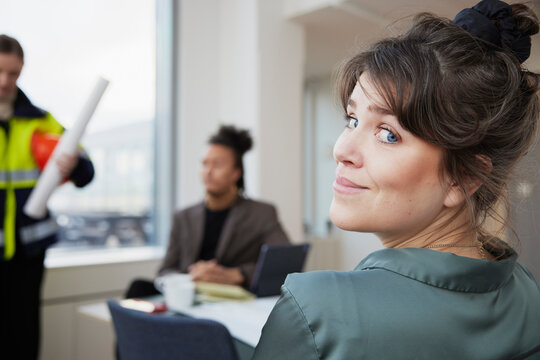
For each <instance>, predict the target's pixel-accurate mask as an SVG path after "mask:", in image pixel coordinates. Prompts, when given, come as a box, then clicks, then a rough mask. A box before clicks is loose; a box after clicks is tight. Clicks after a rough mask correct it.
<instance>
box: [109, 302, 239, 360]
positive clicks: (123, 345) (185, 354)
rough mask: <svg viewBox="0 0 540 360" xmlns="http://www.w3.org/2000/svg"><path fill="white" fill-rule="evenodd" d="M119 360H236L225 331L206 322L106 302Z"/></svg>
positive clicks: (218, 324)
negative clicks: (146, 311) (151, 312)
mask: <svg viewBox="0 0 540 360" xmlns="http://www.w3.org/2000/svg"><path fill="white" fill-rule="evenodd" d="M107 305H108V306H109V310H110V312H111V316H112V319H113V323H114V328H115V331H116V340H117V343H118V356H119V359H120V360H170V359H189V360H207V359H223V360H237V359H238V356H237V354H236V349H235V347H234V345H233V342H232V337H231V334H230V333H229V331H228V330H227V328H225V326H223V325H222V324H220V323H218V322H216V321H213V320H206V319H194V318H189V317H185V316H173V315H168V314H148V313H145V312H142V311H137V310H132V309H126V308H124V307H122V306H121V305H120V304H118V302H116V301H114V300H109V301H107Z"/></svg>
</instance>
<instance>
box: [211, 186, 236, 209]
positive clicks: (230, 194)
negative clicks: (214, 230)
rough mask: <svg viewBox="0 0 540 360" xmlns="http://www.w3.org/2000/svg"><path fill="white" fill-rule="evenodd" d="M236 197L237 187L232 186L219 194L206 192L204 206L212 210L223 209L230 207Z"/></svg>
mask: <svg viewBox="0 0 540 360" xmlns="http://www.w3.org/2000/svg"><path fill="white" fill-rule="evenodd" d="M237 197H238V189H237V188H236V186H233V187H232V188H231V189H229V190H228V191H227V192H225V193H223V194H219V195H215V194H210V193H206V198H205V204H206V207H207V208H208V209H210V210H213V211H219V210H225V209H227V208H229V207H231V206H232V205H233V204H234V203H235V202H236V199H237Z"/></svg>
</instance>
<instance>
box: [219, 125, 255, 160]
mask: <svg viewBox="0 0 540 360" xmlns="http://www.w3.org/2000/svg"><path fill="white" fill-rule="evenodd" d="M210 143H211V144H220V145H225V146H228V147H231V148H233V149H234V150H235V151H236V152H238V153H239V154H240V156H242V155H244V154H245V153H246V152H247V151H248V150H250V149H251V147H252V146H253V139H252V138H251V135H250V134H249V131H248V130H244V129H237V128H236V127H234V126H232V125H221V126H220V128H219V130H218V132H217V134H215V135H213V136H212V137H211V138H210Z"/></svg>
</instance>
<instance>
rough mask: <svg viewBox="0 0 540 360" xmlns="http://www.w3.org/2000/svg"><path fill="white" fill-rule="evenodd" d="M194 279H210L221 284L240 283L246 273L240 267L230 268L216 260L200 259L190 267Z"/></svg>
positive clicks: (209, 280)
mask: <svg viewBox="0 0 540 360" xmlns="http://www.w3.org/2000/svg"><path fill="white" fill-rule="evenodd" d="M188 271H189V274H190V275H191V278H192V279H193V281H208V282H214V283H220V284H230V285H240V284H242V283H243V282H244V275H242V273H241V272H240V269H239V268H228V267H225V266H221V265H219V264H218V263H217V262H216V260H214V259H213V260H210V261H203V260H199V261H197V262H196V263H195V264H193V265H191V266H190V267H189V269H188Z"/></svg>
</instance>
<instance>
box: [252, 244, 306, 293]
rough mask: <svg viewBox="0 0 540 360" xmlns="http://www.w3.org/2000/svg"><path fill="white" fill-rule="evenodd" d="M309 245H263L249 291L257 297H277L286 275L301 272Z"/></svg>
mask: <svg viewBox="0 0 540 360" xmlns="http://www.w3.org/2000/svg"><path fill="white" fill-rule="evenodd" d="M308 251H309V244H294V245H290V244H287V245H263V246H262V247H261V252H260V254H259V259H258V260H257V265H256V266H255V272H254V274H253V279H252V280H251V285H250V288H249V290H250V291H251V292H252V293H254V294H255V295H257V296H258V297H264V296H274V295H279V294H280V292H281V290H280V289H281V285H282V284H283V282H284V281H285V278H286V277H287V275H288V274H290V273H294V272H301V271H302V268H303V267H304V262H305V261H306V257H307V253H308Z"/></svg>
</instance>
